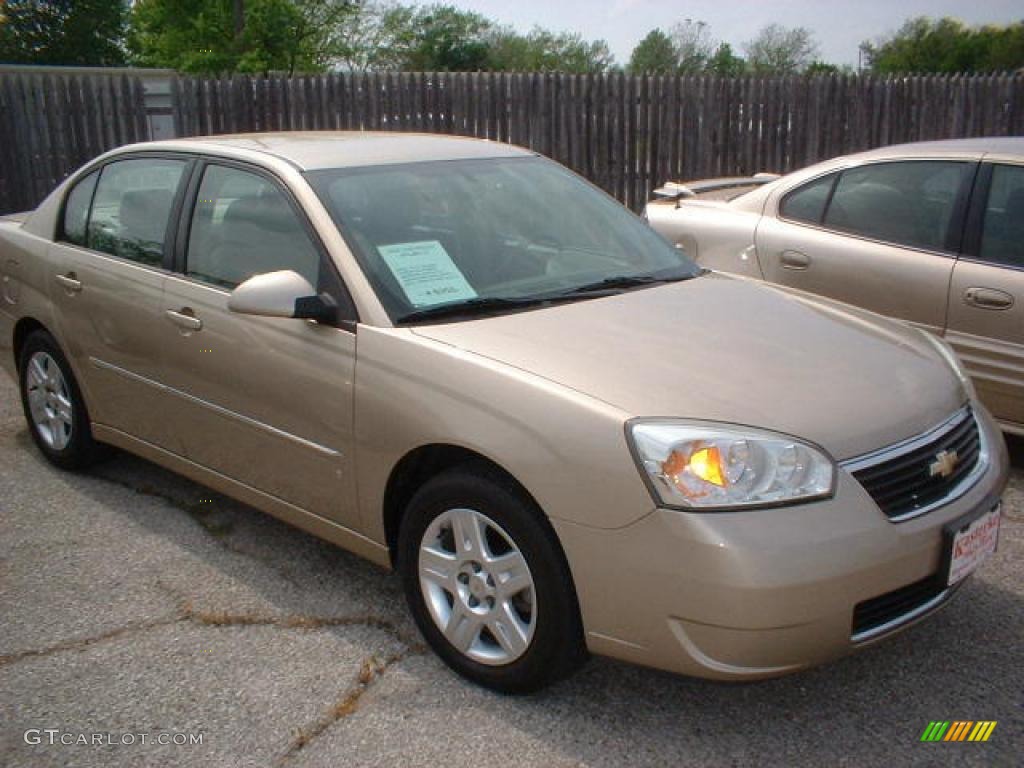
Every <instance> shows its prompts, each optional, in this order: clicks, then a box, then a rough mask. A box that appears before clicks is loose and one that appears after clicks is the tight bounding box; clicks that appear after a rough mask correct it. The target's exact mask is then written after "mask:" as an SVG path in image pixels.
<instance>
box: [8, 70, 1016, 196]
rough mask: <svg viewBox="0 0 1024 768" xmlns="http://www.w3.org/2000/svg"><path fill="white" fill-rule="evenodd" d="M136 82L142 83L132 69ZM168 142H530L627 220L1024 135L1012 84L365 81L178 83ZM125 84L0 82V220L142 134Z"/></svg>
mask: <svg viewBox="0 0 1024 768" xmlns="http://www.w3.org/2000/svg"><path fill="white" fill-rule="evenodd" d="M140 72H144V71H143V70H140ZM171 90H172V113H173V116H174V127H175V133H176V134H177V135H179V136H194V135H204V134H216V133H232V132H242V131H277V130H339V129H340V130H384V131H427V132H434V133H453V134H460V135H465V136H476V137H479V138H486V139H491V140H494V141H502V142H512V143H514V144H520V145H523V146H527V147H531V148H533V149H535V150H537V151H539V152H541V153H543V154H546V155H549V156H551V157H553V158H554V159H556V160H558V161H560V162H562V163H565V164H566V165H568V166H569V167H570V168H572V169H574V170H576V171H578V172H579V173H581V174H582V175H584V176H586V177H587V178H589V179H591V180H592V181H593V182H594V183H596V184H597V185H599V186H601V187H602V188H604V189H606V190H607V191H608V192H609V193H611V194H612V195H613V196H615V197H616V198H617V199H618V200H620V201H622V202H623V203H624V204H625V205H627V206H630V207H631V208H633V209H634V210H639V209H640V208H641V207H642V205H643V202H644V201H645V200H646V199H647V197H648V195H649V193H650V190H651V189H652V188H653V187H655V186H658V185H660V184H662V183H664V182H665V181H667V180H670V179H692V178H699V177H705V176H720V175H736V174H749V173H756V172H758V171H774V172H786V171H790V170H794V169H796V168H799V167H801V166H804V165H807V164H809V163H812V162H815V161H817V160H821V159H825V158H829V157H834V156H836V155H840V154H844V153H847V152H852V151H856V150H861V149H868V148H870V147H876V146H881V145H886V144H893V143H898V142H904V141H919V140H926V139H938V138H954V137H966V136H984V135H990V136H1005V135H1024V77H1021V76H1013V75H994V76H977V77H966V76H952V77H950V76H927V77H885V78H879V77H870V76H868V77H857V76H825V77H809V78H805V77H784V78H777V77H765V78H753V77H742V78H719V77H710V76H684V77H648V76H626V75H622V74H613V75H564V74H553V73H529V74H513V73H486V72H485V73H476V72H474V73H461V72H460V73H451V72H446V73H390V72H383V73H369V74H335V75H321V76H313V77H295V78H285V77H278V76H271V77H249V76H235V77H232V78H220V79H216V78H193V77H177V78H175V79H174V80H173V82H172V84H171ZM142 98H143V96H142V88H141V86H140V82H139V76H138V75H118V76H112V77H103V76H91V77H67V76H61V75H33V76H26V75H3V76H0V108H2V119H0V142H2V143H3V144H4V146H3V147H2V148H0V163H2V167H0V184H2V189H0V210H15V209H21V208H27V207H32V206H33V205H35V204H36V203H37V202H38V201H39V200H40V199H41V198H42V197H43V195H44V194H45V192H46V191H48V190H49V189H50V188H51V187H52V186H53V185H54V184H55V183H56V182H57V181H59V180H60V178H62V177H63V176H64V175H66V174H67V173H69V172H70V171H71V170H73V169H74V167H76V166H77V165H78V164H79V163H81V162H82V161H84V160H86V159H88V158H89V157H92V156H93V155H95V154H97V153H98V152H100V151H102V150H104V149H107V148H109V147H112V146H116V145H118V144H121V143H125V142H128V141H134V140H139V139H145V138H146V137H147V136H146V121H145V110H144V107H143V104H142Z"/></svg>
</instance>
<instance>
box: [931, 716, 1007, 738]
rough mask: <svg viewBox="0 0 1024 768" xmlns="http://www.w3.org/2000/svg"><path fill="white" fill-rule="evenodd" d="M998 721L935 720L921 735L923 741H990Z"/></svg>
mask: <svg viewBox="0 0 1024 768" xmlns="http://www.w3.org/2000/svg"><path fill="white" fill-rule="evenodd" d="M996 722H997V721H996V720H978V721H974V720H954V721H952V722H950V721H949V720H933V721H932V722H930V723H928V727H927V728H925V729H924V733H922V734H921V741H988V739H989V736H991V735H992V731H994V730H995V729H996Z"/></svg>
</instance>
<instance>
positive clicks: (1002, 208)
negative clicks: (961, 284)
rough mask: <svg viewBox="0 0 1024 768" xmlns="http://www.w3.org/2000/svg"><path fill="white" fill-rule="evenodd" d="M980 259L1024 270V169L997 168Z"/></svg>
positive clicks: (984, 228)
mask: <svg viewBox="0 0 1024 768" xmlns="http://www.w3.org/2000/svg"><path fill="white" fill-rule="evenodd" d="M979 258H981V259H982V261H987V262H989V263H991V264H1001V265H1008V266H1013V267H1024V167H1020V166H1014V165H997V166H995V167H993V169H992V186H991V187H990V188H989V193H988V204H987V205H986V206H985V224H984V226H983V227H982V232H981V251H980V253H979Z"/></svg>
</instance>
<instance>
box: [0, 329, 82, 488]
mask: <svg viewBox="0 0 1024 768" xmlns="http://www.w3.org/2000/svg"><path fill="white" fill-rule="evenodd" d="M18 373H19V384H20V388H21V405H22V409H23V410H24V412H25V419H26V420H27V421H28V426H29V433H30V434H31V435H32V440H33V441H34V442H35V444H36V446H38V448H39V450H40V451H42V453H43V455H44V456H45V457H46V458H47V459H48V460H49V461H50V462H51V463H52V464H54V465H56V466H58V467H60V468H61V469H83V468H85V467H87V466H89V465H90V464H92V463H93V462H94V461H96V459H98V458H99V457H100V455H101V453H102V451H101V447H100V446H99V444H97V443H96V441H94V440H93V438H92V430H91V428H90V423H89V414H88V413H87V412H86V409H85V402H84V401H83V400H82V395H81V392H80V391H79V389H78V382H77V381H75V376H74V374H73V373H72V372H71V366H70V365H69V364H68V361H67V358H65V357H64V353H63V352H61V350H60V347H59V346H57V342H56V341H54V339H53V337H52V336H51V335H50V334H49V333H47V332H46V331H34V332H32V333H31V334H29V336H28V338H27V339H25V344H24V346H23V347H22V349H21V355H20V358H19V361H18Z"/></svg>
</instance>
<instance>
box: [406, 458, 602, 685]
mask: <svg viewBox="0 0 1024 768" xmlns="http://www.w3.org/2000/svg"><path fill="white" fill-rule="evenodd" d="M399 568H400V570H401V573H402V578H403V584H404V586H405V592H406V598H407V600H408V602H409V607H410V609H411V611H412V614H413V617H414V618H415V619H416V623H417V624H418V626H419V628H420V631H421V632H422V633H423V635H424V637H425V638H426V639H427V641H428V642H429V643H430V645H431V647H432V648H433V649H434V650H435V651H436V652H437V654H438V655H439V656H440V657H441V658H442V659H443V660H444V661H445V662H446V663H447V664H448V665H449V666H450V667H452V668H453V669H454V670H455V671H457V672H458V673H460V674H461V675H464V676H465V677H468V678H469V679H471V680H473V681H474V682H477V683H479V684H481V685H484V686H486V687H488V688H492V689H494V690H498V691H502V692H505V693H523V692H528V691H532V690H536V689H538V688H541V687H543V686H545V685H548V684H549V683H551V682H553V681H555V680H557V679H558V678H560V677H563V676H565V675H567V674H568V673H570V672H571V671H572V670H573V669H575V667H576V666H577V665H578V664H579V663H580V662H581V661H582V659H583V658H584V656H585V654H584V651H583V641H582V631H581V627H580V619H579V609H578V607H577V605H576V597H575V593H574V591H573V587H572V579H571V577H570V575H569V572H568V568H567V567H566V565H565V559H564V557H563V555H562V552H561V550H560V548H559V547H558V544H557V541H556V540H555V537H554V534H553V533H552V532H551V531H550V529H549V528H548V527H547V526H546V525H545V524H544V522H543V518H542V517H541V515H540V512H539V511H538V510H537V509H536V507H535V506H534V505H533V504H532V502H531V501H530V500H529V499H527V498H524V494H522V493H521V492H520V491H519V490H518V489H517V488H516V487H515V486H514V484H512V483H510V482H508V481H507V480H506V479H505V478H502V477H500V476H499V475H498V474H497V473H495V472H492V471H489V469H488V468H485V467H479V468H468V467H467V468H462V469H458V470H453V471H450V472H446V473H445V474H443V475H440V476H438V477H437V478H434V479H433V480H431V481H430V482H428V483H427V484H426V485H424V486H423V488H421V489H420V490H419V491H418V492H417V493H416V495H415V496H414V497H413V499H412V501H411V502H410V503H409V507H408V509H407V511H406V514H405V516H404V518H403V522H402V528H401V532H400V535H399Z"/></svg>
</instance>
